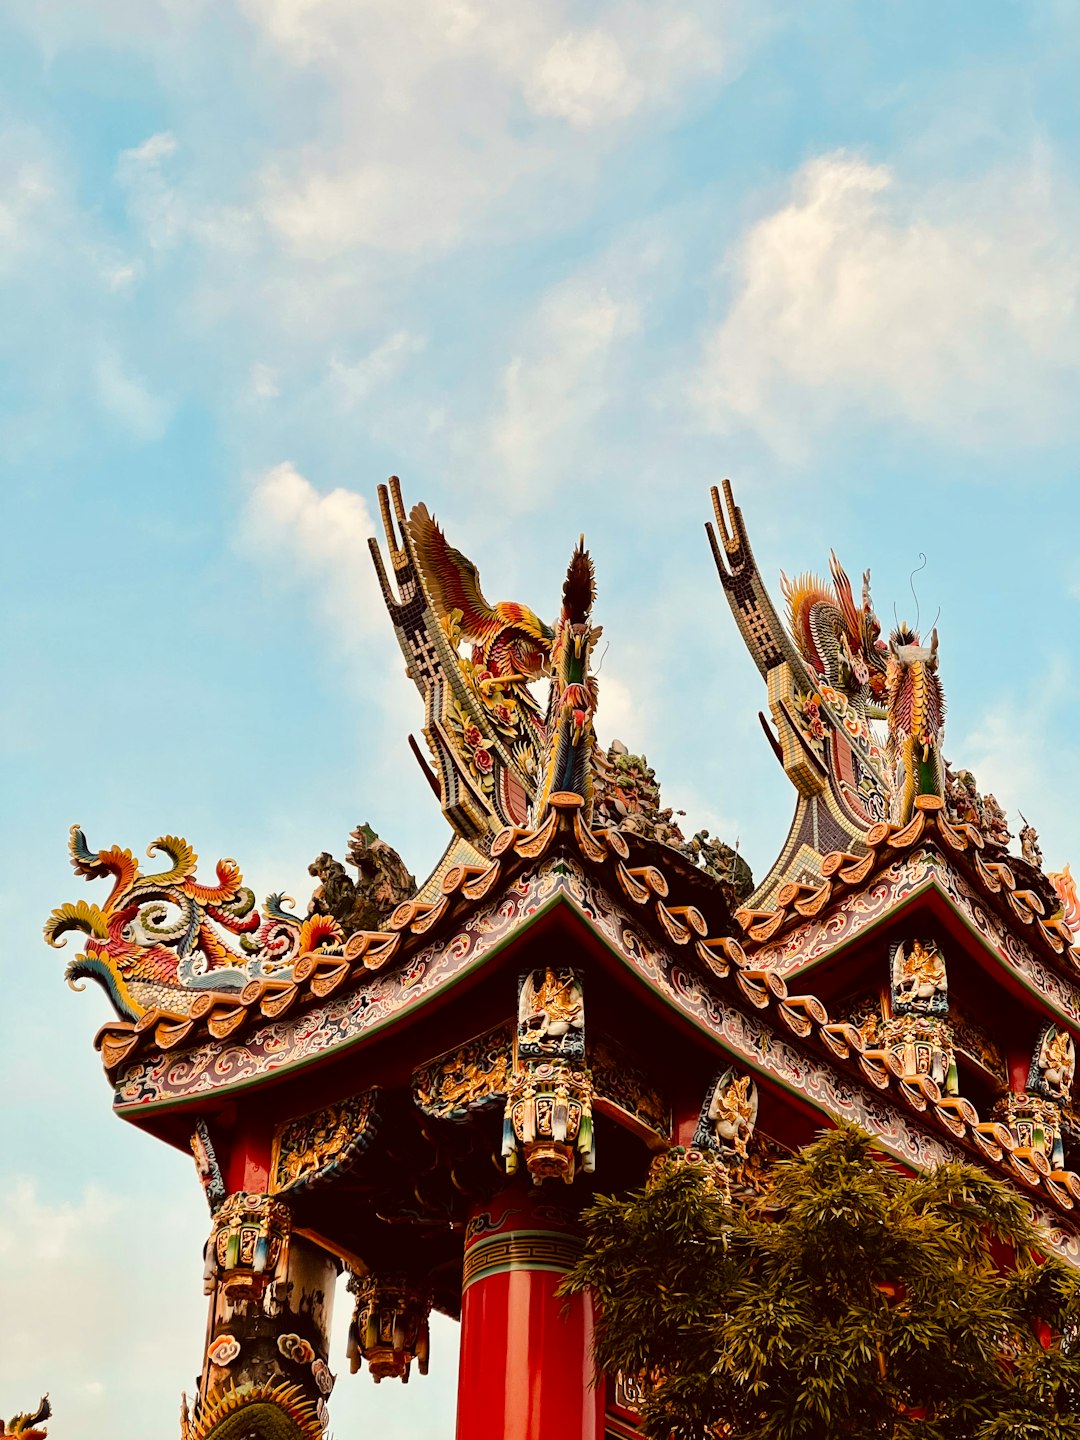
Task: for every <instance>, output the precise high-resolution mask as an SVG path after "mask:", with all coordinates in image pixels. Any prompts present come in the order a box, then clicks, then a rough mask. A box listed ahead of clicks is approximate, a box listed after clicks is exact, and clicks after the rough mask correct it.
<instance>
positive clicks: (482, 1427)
mask: <svg viewBox="0 0 1080 1440" xmlns="http://www.w3.org/2000/svg"><path fill="white" fill-rule="evenodd" d="M554 1188H555V1187H554V1186H547V1185H545V1186H543V1187H535V1188H534V1187H532V1186H527V1182H526V1184H521V1185H513V1186H510V1187H508V1188H507V1189H505V1190H503V1191H502V1192H500V1194H499V1195H497V1196H496V1197H495V1199H494V1200H492V1201H491V1202H490V1203H489V1204H487V1205H484V1206H480V1207H477V1209H476V1210H474V1212H473V1214H472V1217H471V1218H470V1221H469V1228H468V1231H467V1234H466V1237H465V1270H464V1279H463V1293H462V1302H461V1369H460V1378H459V1381H458V1416H457V1440H602V1437H603V1433H604V1392H603V1385H602V1384H601V1385H599V1386H597V1387H596V1388H595V1389H594V1388H593V1386H592V1323H593V1311H592V1301H591V1299H590V1298H589V1297H588V1296H575V1297H574V1299H573V1300H572V1301H570V1303H569V1306H567V1302H566V1301H565V1300H562V1299H559V1298H558V1297H557V1296H556V1294H555V1291H556V1289H557V1287H558V1285H559V1282H560V1280H561V1279H562V1277H563V1275H565V1274H566V1272H567V1270H569V1269H570V1267H571V1265H572V1264H573V1263H574V1261H575V1260H576V1259H577V1257H578V1255H579V1254H580V1253H581V1241H580V1239H579V1238H578V1235H577V1233H576V1230H575V1226H574V1223H573V1220H572V1218H571V1217H570V1216H569V1215H567V1214H565V1213H564V1212H563V1211H562V1210H561V1209H560V1208H558V1207H557V1205H556V1204H555V1202H556V1200H558V1199H560V1198H561V1197H560V1196H558V1195H556V1194H554V1193H553V1191H554Z"/></svg>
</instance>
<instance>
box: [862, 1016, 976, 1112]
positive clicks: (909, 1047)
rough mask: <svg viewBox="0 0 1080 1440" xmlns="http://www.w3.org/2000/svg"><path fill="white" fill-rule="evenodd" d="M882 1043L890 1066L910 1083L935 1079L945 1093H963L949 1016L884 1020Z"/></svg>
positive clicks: (897, 1017)
mask: <svg viewBox="0 0 1080 1440" xmlns="http://www.w3.org/2000/svg"><path fill="white" fill-rule="evenodd" d="M881 1043H882V1046H883V1048H884V1049H885V1050H886V1051H887V1052H888V1056H889V1062H888V1063H889V1068H890V1069H891V1070H892V1071H893V1073H894V1074H895V1075H896V1076H897V1078H898V1079H900V1080H902V1081H904V1083H905V1084H908V1085H919V1084H920V1083H921V1082H923V1081H925V1080H931V1081H933V1083H934V1084H935V1085H936V1086H937V1088H938V1089H939V1090H940V1091H941V1092H942V1093H943V1094H945V1095H957V1094H959V1084H958V1081H957V1074H956V1051H955V1049H954V1047H953V1041H952V1032H951V1030H950V1028H949V1024H948V1022H947V1021H945V1020H939V1019H937V1018H935V1017H933V1016H930V1015H920V1014H917V1013H909V1014H906V1015H894V1016H892V1017H891V1018H890V1019H888V1020H886V1021H884V1022H883V1024H882V1027H881Z"/></svg>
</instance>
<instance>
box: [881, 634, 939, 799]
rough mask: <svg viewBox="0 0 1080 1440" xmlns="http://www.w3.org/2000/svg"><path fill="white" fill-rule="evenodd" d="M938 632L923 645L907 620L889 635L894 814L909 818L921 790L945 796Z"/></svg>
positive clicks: (890, 764)
mask: <svg viewBox="0 0 1080 1440" xmlns="http://www.w3.org/2000/svg"><path fill="white" fill-rule="evenodd" d="M937 669H938V633H937V630H936V629H935V630H934V631H933V632H932V633H931V636H930V644H929V645H923V644H922V642H921V640H920V638H919V636H918V634H917V633H916V632H915V631H914V630H912V629H911V628H910V627H909V626H908V625H906V624H904V625H899V626H897V628H896V629H895V630H894V631H893V632H892V635H891V636H890V637H889V659H888V665H887V674H886V687H885V688H886V694H887V699H888V721H889V740H888V747H887V752H886V753H887V758H888V765H889V777H890V789H891V795H892V803H891V807H890V819H891V820H892V821H893V822H894V823H896V824H900V825H903V824H906V823H907V821H908V820H910V819H911V816H912V813H913V810H914V806H915V797H916V796H917V795H936V796H938V797H939V798H941V799H944V796H945V765H944V762H943V760H942V758H941V732H942V727H943V725H944V721H945V695H944V693H943V691H942V688H941V681H940V680H939V679H938V673H937Z"/></svg>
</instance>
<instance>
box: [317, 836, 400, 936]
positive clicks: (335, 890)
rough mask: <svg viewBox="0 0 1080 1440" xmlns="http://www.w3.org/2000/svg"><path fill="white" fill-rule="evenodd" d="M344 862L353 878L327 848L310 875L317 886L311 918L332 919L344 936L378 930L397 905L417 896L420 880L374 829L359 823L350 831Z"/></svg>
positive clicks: (319, 856) (318, 858)
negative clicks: (350, 866)
mask: <svg viewBox="0 0 1080 1440" xmlns="http://www.w3.org/2000/svg"><path fill="white" fill-rule="evenodd" d="M345 859H346V860H347V861H348V863H349V864H350V865H353V866H355V868H356V871H357V878H356V879H355V880H353V879H352V877H351V876H350V875H349V873H348V871H347V870H346V869H345V866H344V865H342V863H341V861H340V860H335V859H334V857H333V856H332V855H331V854H330V852H329V851H328V850H324V851H323V852H322V854H321V855H317V856H316V857H315V859H314V860H313V861H312V862H311V864H310V865H309V866H308V874H309V875H312V876H314V878H315V879H316V880H318V882H319V883H318V885H316V887H315V892H314V894H313V895H312V897H311V901H310V903H309V904H308V914H309V915H332V916H333V918H334V919H335V920H336V921H337V923H338V925H339V927H340V929H341V933H342V934H343V935H351V934H353V933H354V931H357V930H378V929H379V926H380V924H381V923H382V921H383V920H384V919H385V918H386V916H387V915H389V914H391V913H392V912H393V910H394V909H395V907H396V906H398V905H400V904H401V902H402V901H403V900H411V899H412V897H413V896H414V895H415V894H416V881H415V880H414V878H413V877H412V876H411V875H410V874H409V872H408V870H407V869H406V868H405V863H404V861H403V860H402V858H401V856H400V855H399V854H398V853H397V851H396V850H394V849H393V848H392V847H391V846H390V845H388V844H387V843H386V841H385V840H380V839H379V836H378V835H377V834H376V833H375V831H374V830H373V829H372V828H371V826H370V825H367V824H364V825H358V826H357V827H356V829H355V830H354V831H353V832H352V834H351V835H350V837H349V848H348V850H347V852H346V855H345Z"/></svg>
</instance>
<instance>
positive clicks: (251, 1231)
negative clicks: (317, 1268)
mask: <svg viewBox="0 0 1080 1440" xmlns="http://www.w3.org/2000/svg"><path fill="white" fill-rule="evenodd" d="M290 1229H291V1217H290V1215H289V1210H288V1207H287V1206H286V1205H284V1204H283V1203H282V1202H281V1201H280V1200H275V1199H274V1198H273V1196H271V1195H262V1194H258V1193H254V1192H250V1191H239V1192H238V1193H237V1194H235V1195H230V1196H229V1198H228V1199H227V1200H226V1201H225V1202H224V1204H222V1206H221V1208H220V1209H219V1210H218V1212H217V1214H216V1215H215V1216H214V1227H213V1229H212V1230H211V1232H210V1239H209V1241H208V1242H207V1246H206V1268H205V1271H204V1274H203V1280H204V1289H205V1291H206V1293H207V1294H208V1295H209V1294H212V1293H213V1289H214V1285H215V1284H220V1285H221V1286H222V1288H223V1290H224V1292H225V1297H226V1299H227V1300H228V1301H229V1302H230V1303H231V1304H234V1305H235V1304H239V1303H241V1302H245V1301H258V1300H260V1299H261V1297H262V1294H263V1291H264V1290H265V1289H266V1286H267V1285H268V1284H269V1283H270V1282H271V1281H277V1280H284V1278H285V1273H286V1269H287V1266H288V1258H289V1232H290Z"/></svg>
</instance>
